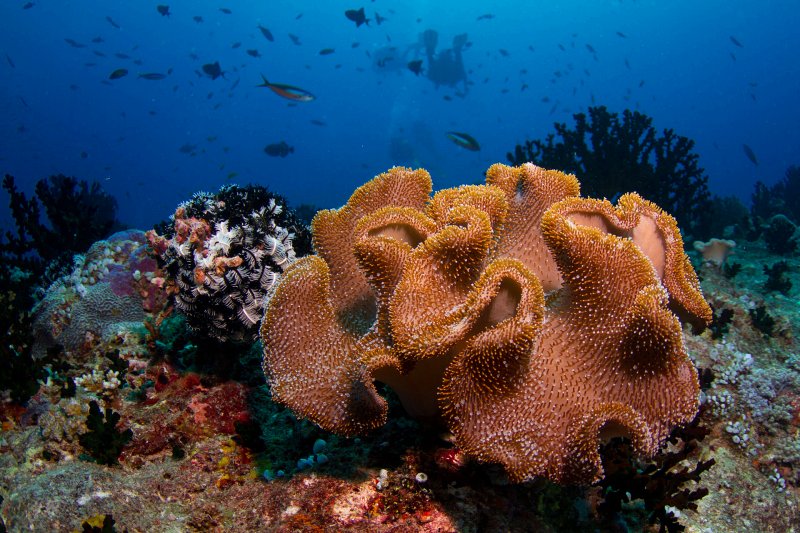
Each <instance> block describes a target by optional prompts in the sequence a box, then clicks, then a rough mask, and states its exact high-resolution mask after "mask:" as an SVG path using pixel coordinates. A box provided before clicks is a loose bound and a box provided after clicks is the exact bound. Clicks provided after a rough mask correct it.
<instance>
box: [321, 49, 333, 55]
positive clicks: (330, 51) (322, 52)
mask: <svg viewBox="0 0 800 533" xmlns="http://www.w3.org/2000/svg"><path fill="white" fill-rule="evenodd" d="M335 51H336V50H334V49H333V48H323V49H322V50H320V51H319V55H321V56H329V55H331V54H332V53H334V52H335Z"/></svg>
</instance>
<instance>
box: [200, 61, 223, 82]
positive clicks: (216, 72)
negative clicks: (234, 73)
mask: <svg viewBox="0 0 800 533" xmlns="http://www.w3.org/2000/svg"><path fill="white" fill-rule="evenodd" d="M203 72H205V74H206V76H208V77H209V78H211V79H212V80H215V79H217V78H219V77H220V76H222V77H223V78H224V77H225V73H224V72H222V68H221V67H220V66H219V61H215V62H213V63H206V64H205V65H203Z"/></svg>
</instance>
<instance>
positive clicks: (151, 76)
mask: <svg viewBox="0 0 800 533" xmlns="http://www.w3.org/2000/svg"><path fill="white" fill-rule="evenodd" d="M139 77H140V78H142V79H145V80H151V81H158V80H163V79H164V78H166V77H167V75H166V74H161V73H160V72H145V73H144V74H139Z"/></svg>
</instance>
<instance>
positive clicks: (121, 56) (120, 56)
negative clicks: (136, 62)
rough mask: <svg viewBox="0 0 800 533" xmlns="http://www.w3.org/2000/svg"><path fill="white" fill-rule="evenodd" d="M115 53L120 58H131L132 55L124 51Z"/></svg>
mask: <svg viewBox="0 0 800 533" xmlns="http://www.w3.org/2000/svg"><path fill="white" fill-rule="evenodd" d="M114 55H115V56H116V57H118V58H120V59H130V58H131V56H129V55H128V54H123V53H122V52H117V53H116V54H114Z"/></svg>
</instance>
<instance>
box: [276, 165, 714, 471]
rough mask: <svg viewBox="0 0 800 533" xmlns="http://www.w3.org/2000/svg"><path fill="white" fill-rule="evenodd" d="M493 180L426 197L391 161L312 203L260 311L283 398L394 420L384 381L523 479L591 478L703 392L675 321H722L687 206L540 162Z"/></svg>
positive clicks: (352, 421)
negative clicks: (307, 235) (595, 187)
mask: <svg viewBox="0 0 800 533" xmlns="http://www.w3.org/2000/svg"><path fill="white" fill-rule="evenodd" d="M486 182H487V184H486V185H482V186H463V187H459V188H454V189H446V190H442V191H439V192H437V193H436V194H435V195H434V196H433V197H432V198H431V197H430V194H431V187H432V185H431V179H430V176H429V175H428V173H427V172H425V171H424V170H416V171H411V170H409V169H405V168H393V169H391V170H390V171H389V172H387V173H384V174H381V175H380V176H378V177H376V178H375V179H373V180H372V181H371V182H369V183H367V184H366V185H364V186H362V187H361V188H359V189H358V190H357V191H356V192H355V193H354V194H353V196H352V197H351V198H350V200H349V202H348V203H347V205H346V206H344V207H343V208H341V209H339V210H334V211H323V212H321V213H320V214H318V215H317V217H316V218H315V220H314V223H313V233H314V246H315V250H316V252H317V255H313V256H308V257H305V258H302V259H300V260H298V261H297V262H296V263H295V264H294V265H292V266H291V267H290V268H289V269H288V270H287V271H286V273H285V276H284V277H283V278H282V279H281V281H280V282H279V284H278V287H277V289H276V291H275V293H274V295H273V296H272V297H271V299H270V301H269V302H268V304H267V307H266V313H265V315H264V320H263V323H262V330H261V336H262V340H263V342H264V370H265V372H266V374H267V377H268V379H269V383H270V386H271V388H272V392H273V397H274V398H275V399H276V400H277V401H279V402H281V403H284V404H286V405H288V406H289V407H290V408H291V409H293V410H294V411H295V412H296V413H297V414H298V415H301V416H304V417H307V418H309V419H311V420H312V421H314V422H315V423H317V424H319V425H320V426H322V427H323V428H325V429H327V430H330V431H334V432H338V433H341V434H345V435H351V434H356V433H359V432H363V431H366V430H369V429H371V428H374V427H377V426H379V425H381V424H383V423H384V422H385V418H386V411H387V409H386V402H385V400H384V399H383V398H382V397H381V396H380V395H379V394H378V393H377V391H376V389H375V386H374V381H381V382H384V383H386V384H388V385H389V386H390V387H392V389H393V390H394V391H396V392H397V394H398V396H399V397H400V400H401V401H402V403H403V405H404V407H405V408H406V409H407V410H408V411H409V412H410V413H411V414H413V415H415V416H419V417H430V418H436V417H441V418H442V419H443V420H444V422H445V423H446V424H447V426H448V427H449V429H450V431H452V433H453V434H454V435H455V438H456V444H457V445H458V446H459V447H460V448H461V449H462V450H463V451H464V452H466V453H467V454H469V455H471V456H473V457H476V458H477V459H479V460H482V461H487V462H494V463H500V464H502V465H503V466H504V467H505V469H506V471H507V472H508V474H509V477H510V478H511V479H512V480H514V481H525V480H529V479H532V478H534V477H546V478H549V479H551V480H553V481H556V482H560V483H589V482H593V481H596V480H598V479H600V478H601V477H602V475H603V472H602V465H601V461H600V456H599V452H598V449H599V445H600V443H601V442H602V441H603V440H604V439H606V438H608V437H611V436H615V435H626V436H628V437H629V438H630V439H631V441H632V444H633V447H634V449H635V450H636V451H637V452H638V453H640V454H642V455H653V454H654V453H655V452H656V450H657V449H658V446H659V444H660V443H661V442H662V441H663V440H664V438H665V437H666V436H667V435H668V433H669V431H670V430H671V428H672V427H673V426H675V425H677V424H682V423H687V422H689V421H690V420H691V419H692V418H693V417H694V415H695V413H696V411H697V408H698V394H699V386H698V380H697V372H696V370H695V368H694V366H693V365H692V363H691V361H690V360H689V358H688V356H687V354H686V351H685V348H684V345H683V337H682V331H681V323H680V321H679V319H678V317H679V316H680V317H681V318H682V319H686V320H688V321H690V322H692V323H694V324H696V325H703V324H706V323H708V322H709V321H710V319H711V311H710V309H709V307H708V305H707V304H706V302H705V300H704V299H703V296H702V294H701V293H700V289H699V284H698V280H697V277H696V275H695V273H694V270H693V269H692V267H691V265H690V263H689V261H688V258H687V257H686V255H685V254H684V252H683V242H682V239H681V236H680V233H679V231H678V228H677V225H676V223H675V220H674V219H673V218H672V217H671V216H669V215H668V214H666V213H664V212H663V211H662V210H661V209H659V208H658V207H657V206H656V205H654V204H652V203H650V202H647V201H646V200H643V199H642V198H641V197H639V196H638V195H636V194H626V195H624V196H622V198H620V200H619V202H618V204H617V206H616V207H614V206H612V205H611V204H610V203H609V202H608V201H605V200H603V201H600V200H593V199H586V198H580V197H579V183H578V181H577V180H576V179H575V177H574V176H572V175H568V174H564V173H561V172H558V171H550V170H544V169H541V168H538V167H536V166H534V165H532V164H530V163H527V164H524V165H522V166H520V167H508V166H505V165H494V166H492V167H491V168H490V169H489V170H488V172H487V178H486Z"/></svg>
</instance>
